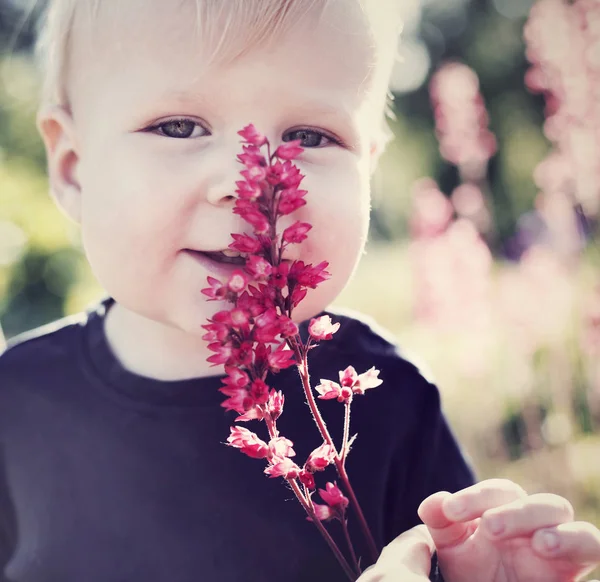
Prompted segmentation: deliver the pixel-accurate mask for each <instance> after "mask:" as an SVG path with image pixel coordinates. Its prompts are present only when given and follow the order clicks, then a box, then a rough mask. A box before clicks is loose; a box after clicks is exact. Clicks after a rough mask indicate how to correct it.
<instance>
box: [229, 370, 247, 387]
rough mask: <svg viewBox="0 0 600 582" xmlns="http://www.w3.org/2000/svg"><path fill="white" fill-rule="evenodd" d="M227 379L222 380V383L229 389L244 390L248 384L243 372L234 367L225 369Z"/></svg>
mask: <svg viewBox="0 0 600 582" xmlns="http://www.w3.org/2000/svg"><path fill="white" fill-rule="evenodd" d="M225 371H226V372H227V377H226V378H224V379H223V383H224V384H225V385H226V386H229V387H230V388H245V387H246V386H248V384H250V378H249V376H248V374H246V372H244V370H241V369H240V368H236V367H235V366H231V367H227V368H226V370H225Z"/></svg>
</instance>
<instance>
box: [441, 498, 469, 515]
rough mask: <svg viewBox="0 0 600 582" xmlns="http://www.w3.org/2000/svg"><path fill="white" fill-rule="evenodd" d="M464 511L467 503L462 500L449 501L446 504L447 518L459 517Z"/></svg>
mask: <svg viewBox="0 0 600 582" xmlns="http://www.w3.org/2000/svg"><path fill="white" fill-rule="evenodd" d="M466 509H467V503H466V501H465V500H464V499H460V498H456V499H451V500H450V501H448V503H447V504H446V514H449V517H460V516H461V515H462V514H463V513H464V512H465V510H466Z"/></svg>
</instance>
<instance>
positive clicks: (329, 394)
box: [315, 378, 342, 400]
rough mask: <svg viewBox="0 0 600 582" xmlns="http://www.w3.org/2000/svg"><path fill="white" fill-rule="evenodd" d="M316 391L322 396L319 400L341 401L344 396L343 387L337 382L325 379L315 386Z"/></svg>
mask: <svg viewBox="0 0 600 582" xmlns="http://www.w3.org/2000/svg"><path fill="white" fill-rule="evenodd" d="M315 390H316V391H317V392H318V393H319V394H320V395H321V396H319V398H321V399H322V400H333V399H334V398H338V399H339V398H341V395H342V387H341V386H340V385H339V384H338V383H337V382H332V381H331V380H324V379H323V378H321V383H320V384H319V385H318V386H315Z"/></svg>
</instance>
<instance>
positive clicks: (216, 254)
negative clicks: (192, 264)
mask: <svg viewBox="0 0 600 582" xmlns="http://www.w3.org/2000/svg"><path fill="white" fill-rule="evenodd" d="M186 251H187V252H188V253H189V254H190V255H192V256H194V257H195V258H198V259H204V260H206V259H209V260H210V261H211V262H213V263H220V264H225V265H236V266H240V267H243V266H244V265H245V264H246V257H245V256H243V255H241V254H238V253H236V252H235V251H230V250H229V249H228V250H227V251H194V250H192V249H186Z"/></svg>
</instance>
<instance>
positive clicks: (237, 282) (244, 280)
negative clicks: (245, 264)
mask: <svg viewBox="0 0 600 582" xmlns="http://www.w3.org/2000/svg"><path fill="white" fill-rule="evenodd" d="M246 285H248V276H247V275H246V274H245V273H243V272H242V271H240V270H239V269H236V270H235V271H234V272H233V273H232V274H231V276H230V277H229V281H227V287H228V288H229V290H230V291H232V292H233V293H241V292H242V291H243V290H244V289H245V288H246Z"/></svg>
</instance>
